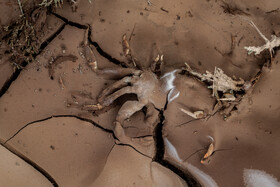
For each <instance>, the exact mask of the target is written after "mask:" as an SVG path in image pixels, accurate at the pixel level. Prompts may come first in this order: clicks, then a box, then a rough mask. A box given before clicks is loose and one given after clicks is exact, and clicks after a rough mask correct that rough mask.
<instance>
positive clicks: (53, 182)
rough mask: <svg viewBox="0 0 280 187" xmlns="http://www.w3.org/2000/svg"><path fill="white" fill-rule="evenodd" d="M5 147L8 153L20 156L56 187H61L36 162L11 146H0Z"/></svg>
mask: <svg viewBox="0 0 280 187" xmlns="http://www.w3.org/2000/svg"><path fill="white" fill-rule="evenodd" d="M0 145H2V146H3V147H5V148H6V149H7V150H8V151H10V152H11V153H13V154H14V155H16V156H18V157H19V158H21V159H22V160H24V161H25V162H26V163H27V164H29V165H30V166H32V167H33V168H34V169H35V170H36V171H38V172H39V173H41V174H42V175H43V176H44V177H45V178H46V179H47V180H48V181H49V182H50V183H51V184H52V185H53V186H54V187H58V186H59V185H58V184H57V182H56V181H55V179H54V178H53V177H52V176H51V175H50V174H49V173H48V172H47V171H46V170H44V169H43V168H42V167H40V166H39V165H38V164H36V163H35V162H33V161H32V160H30V159H29V158H27V157H26V156H24V155H23V154H21V153H19V152H18V151H16V150H15V149H13V148H12V147H10V146H7V145H5V144H2V143H1V144H0Z"/></svg>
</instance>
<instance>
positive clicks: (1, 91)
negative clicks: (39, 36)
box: [0, 24, 66, 98]
mask: <svg viewBox="0 0 280 187" xmlns="http://www.w3.org/2000/svg"><path fill="white" fill-rule="evenodd" d="M65 26H66V24H63V25H62V26H61V27H60V28H59V29H58V30H57V31H56V32H55V33H53V34H52V35H51V36H50V37H49V38H48V39H46V40H45V41H44V42H43V43H42V44H41V45H40V48H39V50H38V52H37V53H35V54H34V55H32V56H33V58H34V59H35V58H36V57H37V56H38V55H39V54H40V53H41V52H42V51H43V50H44V49H45V48H46V47H47V46H48V44H49V43H50V42H52V41H53V39H55V38H56V36H57V35H59V34H60V33H61V32H62V31H63V29H64V28H65ZM27 65H28V62H26V61H24V62H23V63H21V67H22V68H24V67H26V66H27ZM22 68H17V69H16V70H15V71H14V73H13V74H12V75H11V77H10V78H9V79H8V80H6V82H5V83H4V85H3V86H2V88H1V89H0V98H1V97H2V96H3V95H4V94H5V93H6V92H7V91H8V89H9V88H10V86H11V85H12V83H13V82H14V81H15V80H16V79H17V78H18V76H19V75H20V73H21V71H22Z"/></svg>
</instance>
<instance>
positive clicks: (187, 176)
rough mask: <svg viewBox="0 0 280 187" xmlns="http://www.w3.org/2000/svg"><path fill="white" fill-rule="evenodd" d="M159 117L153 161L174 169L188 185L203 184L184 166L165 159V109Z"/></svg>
mask: <svg viewBox="0 0 280 187" xmlns="http://www.w3.org/2000/svg"><path fill="white" fill-rule="evenodd" d="M159 118H160V122H159V123H158V124H157V126H156V127H155V129H154V141H155V145H156V153H155V156H154V158H153V161H155V162H157V163H159V164H160V165H162V166H164V167H166V168H168V169H170V170H171V171H173V172H174V173H175V174H177V175H178V176H180V177H181V178H182V179H183V180H184V181H185V182H186V183H187V184H188V186H195V187H198V186H201V184H200V183H199V182H198V181H197V180H196V179H195V178H194V177H193V176H192V174H191V173H189V172H187V171H186V170H183V169H182V168H179V167H178V166H175V165H174V164H172V163H171V162H169V161H167V160H164V153H165V145H164V140H163V136H162V129H163V126H164V120H165V117H164V110H160V113H159Z"/></svg>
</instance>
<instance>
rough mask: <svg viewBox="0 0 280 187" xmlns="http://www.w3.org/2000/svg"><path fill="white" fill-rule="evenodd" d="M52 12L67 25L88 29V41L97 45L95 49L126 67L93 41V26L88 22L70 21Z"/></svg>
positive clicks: (111, 60)
mask: <svg viewBox="0 0 280 187" xmlns="http://www.w3.org/2000/svg"><path fill="white" fill-rule="evenodd" d="M50 13H51V14H53V15H54V16H56V17H57V18H59V19H61V20H62V21H63V22H64V23H65V24H67V25H70V26H73V27H76V28H78V29H84V30H86V29H88V42H89V43H90V44H92V45H93V46H94V47H95V49H96V50H97V52H98V53H99V54H100V55H101V56H103V57H104V58H106V59H107V60H108V61H109V62H112V63H114V64H116V65H121V66H122V67H124V68H126V65H125V63H124V62H122V61H119V60H118V59H116V58H114V57H112V56H111V55H109V53H107V52H105V51H104V50H103V49H102V48H101V47H100V45H99V44H98V43H97V42H95V41H93V40H92V39H91V33H92V28H91V26H90V25H89V24H87V25H82V24H80V23H76V22H73V21H69V20H68V19H67V18H65V17H63V16H61V15H59V14H57V13H55V12H52V11H50Z"/></svg>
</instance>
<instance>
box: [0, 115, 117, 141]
mask: <svg viewBox="0 0 280 187" xmlns="http://www.w3.org/2000/svg"><path fill="white" fill-rule="evenodd" d="M63 117H71V118H76V119H79V120H81V121H85V122H88V123H91V124H92V125H93V126H94V127H97V128H99V129H101V130H102V131H104V132H107V133H111V134H112V135H113V137H114V138H115V135H114V133H113V131H112V130H110V129H106V128H104V127H102V126H101V125H99V124H97V123H96V122H94V121H93V120H91V119H87V118H82V117H80V116H76V115H53V116H49V117H47V118H44V119H40V120H36V121H32V122H30V123H27V124H26V125H24V126H23V127H21V128H20V129H19V130H18V131H17V132H16V133H15V134H13V135H12V136H11V137H10V138H8V139H7V140H6V141H5V142H4V144H6V143H7V142H8V141H10V140H11V139H13V138H14V137H15V136H16V135H17V134H19V133H20V132H21V131H22V130H23V129H25V128H26V127H28V126H29V125H32V124H34V123H38V122H43V121H46V120H49V119H52V118H63ZM115 139H116V138H115Z"/></svg>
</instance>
